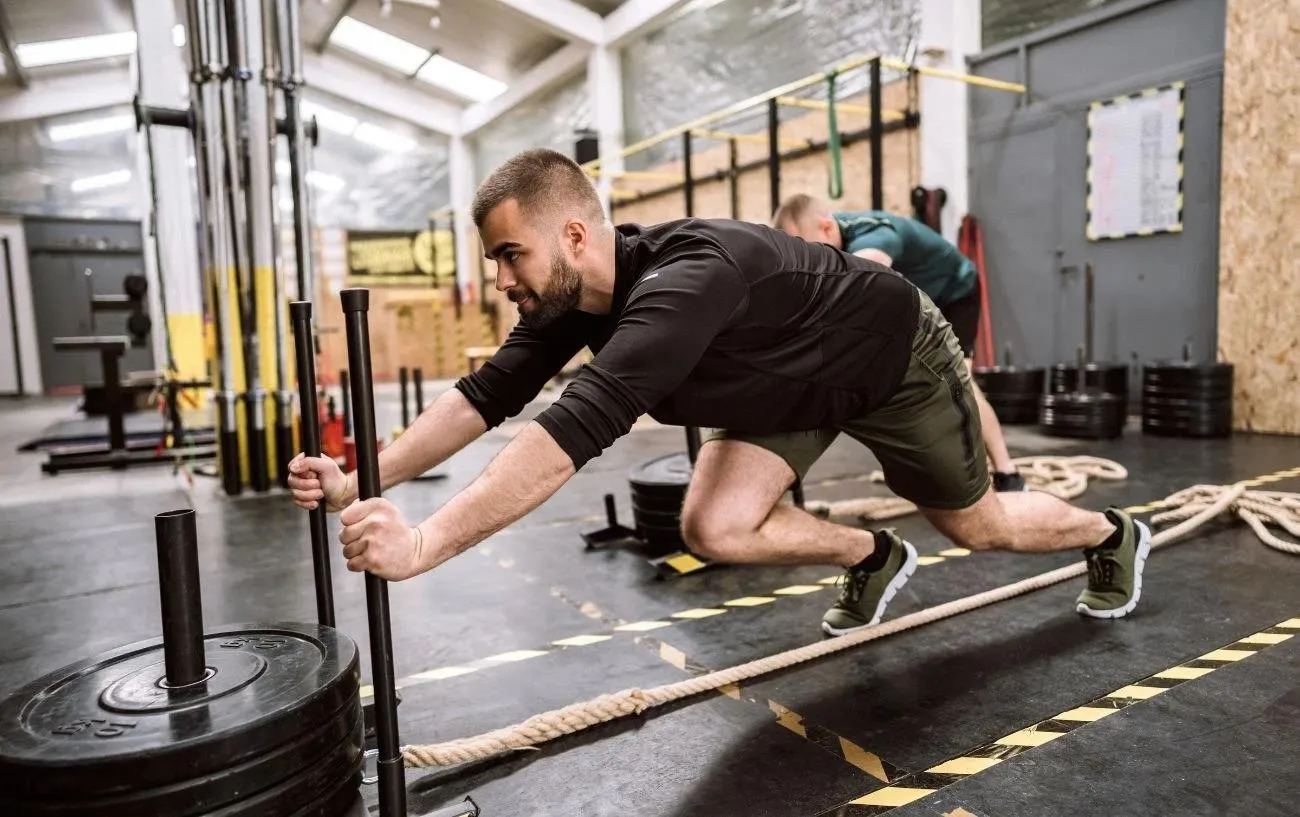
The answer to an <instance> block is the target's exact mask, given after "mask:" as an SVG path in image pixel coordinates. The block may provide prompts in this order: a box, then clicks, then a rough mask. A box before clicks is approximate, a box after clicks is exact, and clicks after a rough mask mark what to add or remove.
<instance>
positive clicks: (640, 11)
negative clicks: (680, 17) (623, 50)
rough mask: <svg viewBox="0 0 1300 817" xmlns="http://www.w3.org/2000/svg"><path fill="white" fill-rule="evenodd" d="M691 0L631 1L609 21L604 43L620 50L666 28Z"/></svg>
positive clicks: (616, 11) (611, 13) (606, 24)
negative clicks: (633, 41) (636, 40)
mask: <svg viewBox="0 0 1300 817" xmlns="http://www.w3.org/2000/svg"><path fill="white" fill-rule="evenodd" d="M690 2H691V0H628V1H627V2H626V3H624V4H623V5H621V6H619V7H618V8H616V9H614V10H613V11H612V12H610V13H609V16H607V17H606V18H605V36H604V37H603V38H602V44H603V45H605V46H606V47H608V48H618V47H620V46H623V45H626V44H627V43H629V42H631V41H632V40H635V39H638V38H641V37H644V36H646V35H648V34H651V33H653V32H654V31H656V30H658V29H660V28H662V27H663V26H664V25H666V24H667V23H668V22H669V21H670V20H672V19H673V16H674V15H676V14H677V12H679V11H681V9H682V8H683V7H684V6H686V5H688V4H689V3H690Z"/></svg>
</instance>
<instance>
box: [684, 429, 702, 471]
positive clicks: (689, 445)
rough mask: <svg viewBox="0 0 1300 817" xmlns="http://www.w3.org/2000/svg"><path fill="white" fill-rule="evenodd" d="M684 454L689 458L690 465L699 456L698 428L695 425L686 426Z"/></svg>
mask: <svg viewBox="0 0 1300 817" xmlns="http://www.w3.org/2000/svg"><path fill="white" fill-rule="evenodd" d="M686 456H687V457H689V458H690V460H691V465H694V464H695V460H696V459H697V458H698V457H699V456H700V430H699V429H698V428H696V427H695V426H687V427H686Z"/></svg>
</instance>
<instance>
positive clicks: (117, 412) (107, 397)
mask: <svg viewBox="0 0 1300 817" xmlns="http://www.w3.org/2000/svg"><path fill="white" fill-rule="evenodd" d="M99 360H100V368H102V369H103V370H104V403H105V404H106V405H107V406H108V410H107V412H108V448H109V450H110V451H114V452H122V451H125V450H126V422H125V419H124V417H123V415H124V413H125V411H126V407H125V406H123V405H122V403H123V398H122V369H121V363H122V352H121V351H120V350H118V349H100V350H99ZM114 467H122V468H125V467H126V466H125V465H118V464H117V463H114Z"/></svg>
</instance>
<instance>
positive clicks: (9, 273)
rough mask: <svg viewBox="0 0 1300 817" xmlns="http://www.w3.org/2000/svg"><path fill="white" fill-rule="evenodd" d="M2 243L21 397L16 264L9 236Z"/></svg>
mask: <svg viewBox="0 0 1300 817" xmlns="http://www.w3.org/2000/svg"><path fill="white" fill-rule="evenodd" d="M0 244H3V245H4V254H5V291H6V292H7V293H8V295H9V331H10V333H12V335H13V343H14V373H15V374H17V375H18V395H19V396H20V397H21V396H22V395H23V394H24V393H25V392H26V389H24V388H23V347H22V344H21V336H20V335H19V333H18V303H17V302H16V301H15V300H14V265H13V256H12V255H10V254H9V238H8V236H5V237H3V238H0Z"/></svg>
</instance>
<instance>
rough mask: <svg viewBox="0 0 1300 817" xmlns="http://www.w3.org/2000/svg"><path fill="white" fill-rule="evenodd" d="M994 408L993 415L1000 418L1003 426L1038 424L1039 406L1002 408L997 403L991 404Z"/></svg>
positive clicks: (1032, 404) (1033, 404)
mask: <svg viewBox="0 0 1300 817" xmlns="http://www.w3.org/2000/svg"><path fill="white" fill-rule="evenodd" d="M990 405H992V406H993V414H994V416H996V417H997V418H998V422H999V423H1001V424H1002V425H1008V426H1013V425H1027V424H1030V423H1036V422H1038V404H1037V403H1030V404H1027V405H1023V406H1000V405H998V404H996V403H990Z"/></svg>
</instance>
